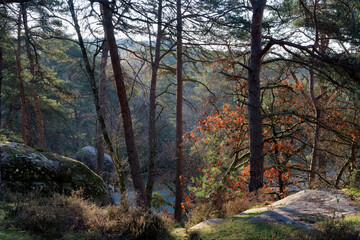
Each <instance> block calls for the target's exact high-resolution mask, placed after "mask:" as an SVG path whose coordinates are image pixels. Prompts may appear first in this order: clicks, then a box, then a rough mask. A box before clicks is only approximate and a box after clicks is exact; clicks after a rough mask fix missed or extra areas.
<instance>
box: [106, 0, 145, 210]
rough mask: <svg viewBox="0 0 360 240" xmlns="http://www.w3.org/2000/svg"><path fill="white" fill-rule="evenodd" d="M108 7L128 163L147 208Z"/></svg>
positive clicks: (140, 199)
mask: <svg viewBox="0 0 360 240" xmlns="http://www.w3.org/2000/svg"><path fill="white" fill-rule="evenodd" d="M108 7H109V5H108V6H104V8H103V17H104V32H105V34H106V36H107V39H108V43H109V51H110V57H111V63H112V67H113V72H114V78H115V84H116V91H117V95H118V99H119V103H120V108H121V115H122V120H123V127H124V134H125V143H126V149H127V154H128V161H129V165H130V173H131V177H132V180H133V184H134V189H135V193H136V202H137V204H138V206H141V207H144V208H146V207H147V203H146V193H145V186H144V183H143V181H142V177H141V173H140V163H139V158H138V154H137V150H136V146H135V139H134V131H133V127H132V119H131V112H130V108H129V102H128V99H127V94H126V88H125V79H124V75H123V72H122V68H121V65H120V56H119V53H118V50H117V44H116V39H115V34H114V27H113V24H112V13H111V10H110V9H109V8H108Z"/></svg>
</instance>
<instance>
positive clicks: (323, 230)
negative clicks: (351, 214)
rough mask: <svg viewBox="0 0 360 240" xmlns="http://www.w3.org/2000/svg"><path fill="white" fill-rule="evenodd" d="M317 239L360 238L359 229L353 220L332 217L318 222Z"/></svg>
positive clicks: (339, 239)
mask: <svg viewBox="0 0 360 240" xmlns="http://www.w3.org/2000/svg"><path fill="white" fill-rule="evenodd" d="M318 229H319V232H318V234H317V235H316V239H324V240H359V239H360V236H359V234H360V233H359V231H357V230H356V228H355V226H354V224H353V223H352V222H351V221H345V220H344V219H331V220H327V221H325V222H322V223H320V224H318Z"/></svg>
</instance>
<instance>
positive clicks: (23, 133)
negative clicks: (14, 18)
mask: <svg viewBox="0 0 360 240" xmlns="http://www.w3.org/2000/svg"><path fill="white" fill-rule="evenodd" d="M17 38H18V39H17V51H16V55H15V56H16V65H17V75H18V76H17V77H18V80H19V89H20V104H21V136H22V140H23V143H24V144H27V139H26V124H27V110H26V98H25V90H24V82H23V78H22V75H21V72H22V66H21V9H20V10H19V17H18V28H17Z"/></svg>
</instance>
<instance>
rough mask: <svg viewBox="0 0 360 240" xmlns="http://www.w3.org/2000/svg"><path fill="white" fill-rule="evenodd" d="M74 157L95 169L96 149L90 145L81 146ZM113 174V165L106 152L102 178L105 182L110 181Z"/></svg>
mask: <svg viewBox="0 0 360 240" xmlns="http://www.w3.org/2000/svg"><path fill="white" fill-rule="evenodd" d="M74 159H76V160H78V161H80V162H82V163H84V164H85V165H86V166H88V167H89V168H90V169H91V170H93V171H94V172H95V171H96V164H97V163H96V149H95V148H94V147H92V146H86V147H83V148H82V149H81V150H80V151H78V152H77V153H76V155H75V157H74ZM114 174H115V166H114V163H113V161H112V159H111V157H110V156H109V155H108V154H106V153H105V154H104V173H103V176H102V177H103V179H104V180H105V181H106V182H111V180H112V177H114Z"/></svg>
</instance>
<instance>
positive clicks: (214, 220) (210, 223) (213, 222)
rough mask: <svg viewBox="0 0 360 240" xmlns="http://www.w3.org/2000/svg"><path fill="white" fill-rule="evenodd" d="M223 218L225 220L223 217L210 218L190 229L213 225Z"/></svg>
mask: <svg viewBox="0 0 360 240" xmlns="http://www.w3.org/2000/svg"><path fill="white" fill-rule="evenodd" d="M222 220H224V219H222V218H214V219H209V220H206V221H203V222H201V223H198V224H196V225H195V226H193V227H191V228H190V230H196V229H199V228H202V227H204V226H208V225H213V224H216V223H218V222H221V221H222Z"/></svg>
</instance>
